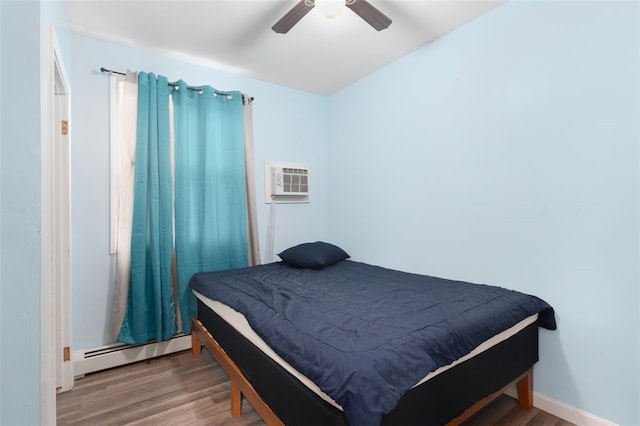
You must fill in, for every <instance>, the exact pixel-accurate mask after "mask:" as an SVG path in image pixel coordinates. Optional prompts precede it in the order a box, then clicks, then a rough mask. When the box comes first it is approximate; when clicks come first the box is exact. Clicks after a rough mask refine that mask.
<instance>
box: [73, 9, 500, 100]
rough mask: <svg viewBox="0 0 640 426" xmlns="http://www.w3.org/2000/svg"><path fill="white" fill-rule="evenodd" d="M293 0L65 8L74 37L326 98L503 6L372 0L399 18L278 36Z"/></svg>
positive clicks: (320, 21) (308, 27)
mask: <svg viewBox="0 0 640 426" xmlns="http://www.w3.org/2000/svg"><path fill="white" fill-rule="evenodd" d="M297 1H298V0H207V1H204V0H201V1H188V0H161V1H151V0H137V1H124V0H90V1H87V0H65V3H66V7H67V17H68V20H69V23H70V26H71V30H72V31H73V32H76V33H79V34H83V35H88V36H91V37H95V38H99V39H103V40H107V41H111V42H115V43H119V44H124V45H127V46H132V47H135V48H139V49H143V50H150V51H154V52H158V53H163V54H167V55H169V56H173V57H176V58H181V59H185V60H189V61H195V62H197V63H200V64H203V65H206V66H210V67H212V68H216V69H221V70H224V71H230V72H234V73H239V74H242V75H246V76H248V77H251V78H256V79H259V80H264V81H269V82H272V83H276V84H280V85H283V86H288V87H292V88H296V89H301V90H305V91H309V92H314V93H319V94H323V95H328V94H331V93H333V92H335V91H337V90H339V89H341V88H343V87H345V86H347V85H349V84H351V83H353V82H354V81H356V80H358V79H360V78H362V77H364V76H365V75H367V74H369V73H371V72H373V71H375V70H377V69H379V68H381V67H383V66H384V65H386V64H388V63H391V62H393V61H394V60H396V59H398V58H400V57H401V56H403V55H405V54H407V53H409V52H411V51H413V50H415V49H417V48H419V47H421V46H423V45H425V44H427V43H429V42H430V41H433V40H435V39H436V38H438V37H440V36H441V35H443V34H445V33H447V32H449V31H452V30H453V29H455V28H457V27H459V26H460V25H462V24H464V23H466V22H468V21H470V20H472V19H474V18H475V17H477V16H479V15H481V14H483V13H485V12H487V11H488V10H490V9H492V8H494V7H496V6H498V5H500V4H502V3H503V2H504V1H505V0H422V1H419V0H369V3H371V4H372V5H374V6H375V7H376V8H378V9H379V10H380V11H381V12H383V13H384V14H385V15H387V16H388V17H389V18H391V20H392V21H393V22H392V24H391V26H390V27H389V28H387V29H386V30H383V31H380V32H377V31H375V30H374V29H373V28H371V27H370V26H369V25H368V24H367V23H366V22H364V21H363V20H362V19H361V18H360V17H359V16H357V15H356V14H355V13H353V12H352V11H351V10H346V11H345V13H344V14H343V15H342V16H341V17H339V18H338V19H335V20H330V19H327V18H324V17H322V16H321V15H320V13H318V12H317V11H316V10H312V11H311V12H310V13H308V14H307V15H306V16H305V17H304V18H302V20H301V21H300V22H298V24H297V25H295V26H294V27H293V28H292V29H291V31H289V32H288V33H287V34H276V33H275V32H273V31H272V30H271V26H272V25H273V24H274V23H275V22H277V21H278V20H279V19H280V18H281V17H282V16H283V15H284V14H285V13H286V12H287V11H288V10H289V9H291V8H292V7H293V6H294V5H295V4H296V3H297ZM100 65H102V64H100ZM106 65H108V64H106Z"/></svg>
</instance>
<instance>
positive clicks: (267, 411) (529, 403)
mask: <svg viewBox="0 0 640 426" xmlns="http://www.w3.org/2000/svg"><path fill="white" fill-rule="evenodd" d="M198 305H199V308H198V309H199V317H200V314H201V309H208V308H206V305H204V304H202V302H200V301H199V302H198ZM210 312H213V311H210ZM207 315H214V316H216V317H217V315H216V314H215V313H212V314H207ZM218 318H219V317H218ZM222 321H223V320H222ZM534 329H535V344H534V346H535V358H533V357H534V355H532V354H530V353H529V352H531V350H528V351H529V352H527V357H526V358H527V359H526V360H524V361H522V362H521V363H520V364H518V366H517V367H512V368H510V370H509V371H510V373H509V374H513V371H517V373H516V374H517V376H515V378H513V377H509V378H508V379H504V380H506V382H502V383H501V384H500V386H499V387H497V388H496V389H497V390H495V391H492V392H490V393H489V394H488V395H487V394H486V393H485V394H480V395H477V396H476V399H474V401H475V402H474V403H472V404H470V406H468V408H466V409H464V411H462V412H461V413H460V412H459V411H458V412H455V413H454V414H453V415H450V416H449V417H446V418H447V419H448V420H447V421H444V422H442V423H445V424H447V425H458V424H460V423H462V422H463V421H465V420H467V419H468V418H470V417H471V416H473V415H474V414H475V413H477V412H478V411H479V410H481V409H482V408H483V407H485V406H486V405H488V404H489V403H490V402H492V401H493V400H495V399H496V398H497V397H499V396H500V395H502V394H503V393H504V392H505V391H506V390H507V388H509V387H510V386H512V385H514V384H515V385H516V386H517V391H518V402H519V404H520V405H521V406H522V407H525V408H527V409H530V408H532V407H533V364H534V363H535V362H536V361H537V360H538V358H537V357H538V354H537V350H538V348H537V326H536V325H535V324H533V325H531V326H529V327H527V328H526V329H525V330H529V331H528V334H529V335H531V333H532V332H533V330H534ZM523 331H524V330H523ZM521 333H522V332H521ZM521 333H519V334H521ZM191 336H192V337H191V338H192V353H193V354H194V355H199V354H200V351H201V346H202V345H203V344H204V346H205V347H206V348H207V350H208V351H209V352H210V353H211V355H212V356H213V357H214V358H215V360H216V361H217V362H218V364H219V365H220V366H221V367H222V368H223V370H224V371H225V372H226V373H227V375H228V376H229V378H230V380H231V415H232V416H233V417H238V416H240V414H241V411H242V405H241V404H242V396H244V397H245V398H246V399H247V401H248V402H249V403H250V404H251V405H252V406H253V408H254V409H255V410H256V412H258V414H259V415H260V416H261V417H262V419H263V420H264V421H265V422H266V423H267V424H268V425H270V426H271V425H273V426H276V425H284V424H285V423H284V422H283V421H282V420H281V418H280V417H279V415H278V414H276V412H277V411H278V410H277V409H272V407H271V406H270V405H269V404H267V403H266V402H265V400H264V399H263V396H262V395H261V394H260V393H259V392H258V391H257V390H256V389H255V388H254V385H253V384H252V382H251V381H250V380H249V379H248V378H247V377H246V375H245V374H244V373H243V371H242V369H241V368H239V367H238V365H237V364H236V362H235V361H234V360H233V359H232V357H231V356H230V355H229V354H228V353H227V351H225V350H224V349H223V347H222V346H221V344H219V343H218V341H217V340H216V339H215V338H214V337H213V336H212V334H211V333H210V332H209V330H208V329H207V328H206V327H205V325H203V323H202V322H201V320H200V319H197V318H194V319H193V320H192V334H191ZM528 339H529V341H531V337H528ZM508 340H509V339H508ZM223 346H224V345H223ZM516 346H521V345H516ZM256 350H257V349H256ZM265 357H266V355H265ZM476 358H477V357H476ZM492 362H493V364H494V366H493V367H492V368H493V369H489V372H490V373H491V374H493V373H495V371H496V370H495V369H496V368H500V366H495V364H496V360H494V361H492ZM465 363H466V362H465ZM465 363H461V364H459V366H460V365H464V364H465ZM500 363H501V361H500V360H498V362H497V364H500ZM480 365H482V366H483V368H482V369H484V364H480ZM455 368H457V367H454V368H452V369H450V370H454V369H455ZM450 370H447V371H450ZM465 374H467V375H466V376H465V377H466V378H467V379H468V372H467V373H465ZM443 375H444V374H441V375H440V376H443ZM436 377H439V376H436ZM294 380H296V381H297V379H294ZM498 380H502V379H498ZM430 381H431V380H430ZM469 384H470V386H469V387H470V388H472V387H473V386H472V385H473V382H471V381H469ZM301 386H303V385H301ZM272 387H273V386H272ZM449 387H450V386H449ZM484 389H485V390H482V391H480V390H478V391H476V390H471V392H475V393H476V394H477V393H479V392H486V387H485V388H484ZM403 398H404V397H403ZM443 398H447V396H443ZM284 403H286V401H285V402H284ZM401 403H402V400H401V401H400V403H399V404H398V407H397V409H399V408H400V405H401ZM291 404H295V403H291ZM326 405H327V406H329V404H326ZM414 405H415V403H414ZM423 405H424V404H423ZM436 405H437V403H436ZM329 409H333V410H334V411H338V410H337V409H335V407H333V406H330V407H329ZM397 409H394V410H393V411H392V413H391V414H393V413H394V412H395V411H396V410H397ZM280 410H281V411H282V408H280ZM390 419H391V420H389V421H387V422H385V419H384V418H383V424H388V423H391V424H392V423H393V420H392V419H393V417H391V418H390ZM344 424H346V421H344Z"/></svg>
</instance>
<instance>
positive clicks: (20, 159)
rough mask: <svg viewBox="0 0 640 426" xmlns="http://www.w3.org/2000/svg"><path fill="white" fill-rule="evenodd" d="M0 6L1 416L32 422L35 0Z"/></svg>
mask: <svg viewBox="0 0 640 426" xmlns="http://www.w3.org/2000/svg"><path fill="white" fill-rule="evenodd" d="M0 9H1V10H2V12H1V14H0V19H1V21H0V43H1V48H0V51H1V54H2V62H1V74H2V80H1V81H0V87H1V89H0V103H1V104H2V108H1V109H2V116H1V125H0V131H1V137H0V139H1V140H2V144H1V145H0V205H1V207H2V208H1V210H0V220H1V228H0V233H1V235H2V240H1V243H0V252H1V256H2V257H1V259H0V281H1V285H0V324H1V328H0V347H1V348H2V351H0V352H1V355H0V377H2V380H0V395H2V398H1V399H0V401H1V403H0V407H1V409H2V411H1V417H0V424H3V425H4V424H7V425H10V424H38V423H39V422H40V368H39V366H40V362H39V361H40V156H39V151H40V62H39V58H40V4H39V3H38V2H0ZM16 40H19V43H17V42H16Z"/></svg>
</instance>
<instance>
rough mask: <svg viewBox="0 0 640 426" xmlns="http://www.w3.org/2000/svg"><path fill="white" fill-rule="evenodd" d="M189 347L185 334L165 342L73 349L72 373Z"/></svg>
mask: <svg viewBox="0 0 640 426" xmlns="http://www.w3.org/2000/svg"><path fill="white" fill-rule="evenodd" d="M190 348H191V336H190V335H186V336H180V337H175V338H173V339H171V340H167V341H165V342H160V343H156V342H153V343H148V344H145V345H140V346H129V345H123V344H113V345H105V346H101V347H99V348H94V349H79V350H75V351H73V375H74V377H79V376H84V375H85V374H87V373H93V372H96V371H100V370H106V369H107V368H113V367H118V366H120V365H126V364H130V363H132V362H138V361H144V360H145V359H151V358H155V357H158V356H161V355H168V354H171V353H174V352H179V351H184V350H186V349H190Z"/></svg>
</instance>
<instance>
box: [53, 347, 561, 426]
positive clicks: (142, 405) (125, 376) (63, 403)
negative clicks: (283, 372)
mask: <svg viewBox="0 0 640 426" xmlns="http://www.w3.org/2000/svg"><path fill="white" fill-rule="evenodd" d="M229 392H230V383H229V379H228V377H227V376H226V374H225V373H224V372H223V371H222V369H221V368H220V367H219V366H218V365H217V364H216V362H215V361H214V360H213V358H212V357H211V356H210V355H209V353H208V352H207V351H206V350H204V349H203V351H202V354H201V355H200V356H193V355H191V352H189V351H185V352H179V353H176V354H172V355H167V356H164V357H160V358H155V359H152V360H148V361H143V362H139V363H135V364H130V365H126V366H123V367H118V368H114V369H111V370H107V371H102V372H98V373H93V374H89V375H87V376H86V377H84V378H82V379H78V380H76V382H75V386H74V388H73V390H71V391H69V392H65V393H62V394H59V395H58V397H57V405H58V416H57V417H58V425H150V426H151V425H153V426H158V425H190V426H191V425H221V426H225V425H234V426H250V425H255V426H258V425H260V426H262V425H264V424H265V423H264V422H263V421H262V420H261V419H260V417H259V416H258V415H257V414H256V412H255V411H254V410H253V408H252V407H251V405H250V404H249V403H248V402H246V401H244V402H243V404H242V413H243V414H242V416H240V417H239V418H237V419H234V418H232V417H231V414H230V411H229V410H230V408H229ZM464 424H465V425H477V426H479V425H483V426H484V425H510V426H512V425H513V426H524V425H527V426H533V425H536V426H569V425H571V423H568V422H566V421H564V420H561V419H559V418H557V417H554V416H552V415H551V414H549V413H546V412H544V411H540V410H538V409H537V408H534V409H532V410H526V409H524V408H521V407H519V406H518V403H517V402H516V401H515V400H514V399H513V398H510V397H508V396H501V397H500V398H498V399H497V400H496V401H494V402H493V403H492V404H491V405H489V406H487V407H486V408H485V409H484V410H482V411H480V412H479V413H477V414H476V415H475V416H474V417H472V418H471V419H469V420H467V422H465V423H464Z"/></svg>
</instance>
